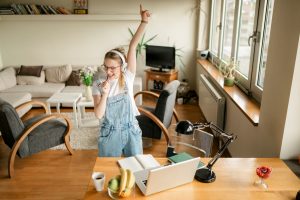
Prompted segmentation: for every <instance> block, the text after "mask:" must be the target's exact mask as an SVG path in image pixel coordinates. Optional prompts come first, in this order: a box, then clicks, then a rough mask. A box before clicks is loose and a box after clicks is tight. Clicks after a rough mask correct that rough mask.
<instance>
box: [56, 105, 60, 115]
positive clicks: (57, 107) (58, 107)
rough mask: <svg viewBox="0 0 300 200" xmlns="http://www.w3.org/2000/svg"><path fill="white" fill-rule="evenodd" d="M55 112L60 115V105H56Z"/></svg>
mask: <svg viewBox="0 0 300 200" xmlns="http://www.w3.org/2000/svg"><path fill="white" fill-rule="evenodd" d="M56 111H57V113H60V103H57V104H56Z"/></svg>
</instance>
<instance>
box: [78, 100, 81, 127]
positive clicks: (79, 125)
mask: <svg viewBox="0 0 300 200" xmlns="http://www.w3.org/2000/svg"><path fill="white" fill-rule="evenodd" d="M77 113H78V116H77V118H78V127H81V126H82V122H81V106H80V105H77Z"/></svg>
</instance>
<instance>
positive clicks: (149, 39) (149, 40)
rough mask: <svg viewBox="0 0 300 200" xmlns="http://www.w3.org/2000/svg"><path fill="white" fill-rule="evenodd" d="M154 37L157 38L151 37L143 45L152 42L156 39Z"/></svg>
mask: <svg viewBox="0 0 300 200" xmlns="http://www.w3.org/2000/svg"><path fill="white" fill-rule="evenodd" d="M156 36H157V34H156V35H154V36H153V37H151V38H150V39H148V40H147V41H146V42H145V44H147V43H148V42H150V41H152V40H153V39H154V38H156Z"/></svg>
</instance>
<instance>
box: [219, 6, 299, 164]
mask: <svg viewBox="0 0 300 200" xmlns="http://www.w3.org/2000/svg"><path fill="white" fill-rule="evenodd" d="M299 9H300V1H298V0H291V1H289V3H286V1H284V0H277V1H275V5H274V16H273V20H272V27H271V35H270V45H269V52H268V60H267V70H266V74H265V80H264V91H263V96H262V102H261V107H260V120H259V125H258V126H254V125H252V123H251V122H250V121H249V120H248V119H247V117H246V116H245V115H244V114H243V113H242V112H241V111H240V110H239V109H238V108H237V107H236V105H235V104H234V103H233V102H232V100H231V99H230V98H227V99H226V100H227V102H226V125H225V130H226V131H227V132H231V133H234V134H236V135H237V136H238V138H237V140H236V141H234V143H232V144H231V145H230V146H229V150H230V152H231V154H232V155H233V156H234V157H281V158H282V159H292V158H294V159H295V158H297V156H299V155H300V143H299V141H300V123H299V120H298V119H299V113H300V101H299V99H300V97H299V85H300V69H299V68H300V67H299V60H300V59H299V52H298V55H297V51H299V50H298V49H299V46H298V44H299V33H300V26H296V25H297V24H299V20H300V13H299ZM291 24H292V25H293V26H291ZM296 58H297V60H296ZM297 120H298V121H297Z"/></svg>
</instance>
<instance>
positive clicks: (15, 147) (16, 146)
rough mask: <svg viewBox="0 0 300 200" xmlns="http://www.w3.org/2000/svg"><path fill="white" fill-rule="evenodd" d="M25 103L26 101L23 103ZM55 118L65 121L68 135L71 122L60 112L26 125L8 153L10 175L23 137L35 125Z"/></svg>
mask: <svg viewBox="0 0 300 200" xmlns="http://www.w3.org/2000/svg"><path fill="white" fill-rule="evenodd" d="M25 104H26V103H25ZM56 118H62V119H64V120H65V121H66V122H67V131H66V133H67V134H66V135H65V137H68V136H69V134H70V129H71V128H72V124H71V121H70V119H69V118H67V117H66V116H64V115H62V114H50V115H46V116H45V117H43V118H41V119H40V120H38V121H37V122H35V123H33V124H32V125H31V126H30V127H28V128H27V129H26V130H25V131H24V132H23V134H22V135H21V136H20V137H19V138H18V139H17V140H16V142H15V143H14V145H13V147H12V150H11V152H10V155H9V160H10V164H9V167H10V169H9V172H10V174H9V176H10V177H12V176H13V166H14V161H15V156H16V154H17V151H18V149H19V147H20V145H21V143H22V142H23V141H24V139H25V138H26V137H27V136H28V135H29V134H30V133H31V131H33V130H34V129H35V128H36V127H38V126H39V125H41V124H43V123H45V122H47V121H49V120H51V119H56Z"/></svg>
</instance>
